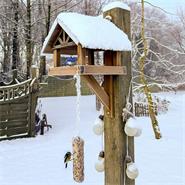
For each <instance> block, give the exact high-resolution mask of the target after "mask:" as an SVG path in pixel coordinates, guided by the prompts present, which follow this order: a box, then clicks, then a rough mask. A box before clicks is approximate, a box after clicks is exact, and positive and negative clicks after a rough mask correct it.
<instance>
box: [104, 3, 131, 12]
mask: <svg viewBox="0 0 185 185" xmlns="http://www.w3.org/2000/svg"><path fill="white" fill-rule="evenodd" d="M114 8H121V9H124V10H128V11H130V7H129V6H128V5H127V4H125V3H123V2H120V1H114V2H111V3H108V4H107V5H105V6H104V7H103V12H106V11H108V10H111V9H114Z"/></svg>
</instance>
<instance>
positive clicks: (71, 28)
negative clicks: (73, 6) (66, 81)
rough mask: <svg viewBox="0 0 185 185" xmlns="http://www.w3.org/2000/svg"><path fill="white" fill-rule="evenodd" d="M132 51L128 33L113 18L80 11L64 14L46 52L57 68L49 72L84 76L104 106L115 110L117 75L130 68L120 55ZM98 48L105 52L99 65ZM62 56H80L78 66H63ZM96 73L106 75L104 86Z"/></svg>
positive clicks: (51, 35) (51, 33) (44, 51)
mask: <svg viewBox="0 0 185 185" xmlns="http://www.w3.org/2000/svg"><path fill="white" fill-rule="evenodd" d="M130 50H131V44H130V41H129V39H128V37H127V35H126V34H125V33H124V32H123V31H122V30H120V29H119V28H118V27H117V26H116V25H115V24H113V23H112V22H110V21H109V20H107V19H104V18H102V17H93V16H86V15H81V14H77V13H61V14H59V15H58V17H57V18H56V20H55V22H54V24H53V26H52V28H51V30H50V32H49V34H48V36H47V38H46V39H45V42H44V45H43V49H42V53H53V63H54V67H53V68H51V69H50V70H49V75H51V76H68V75H69V76H71V75H76V74H79V75H81V76H82V78H83V79H84V80H85V81H86V82H87V84H88V86H89V87H90V88H91V89H92V90H93V91H94V93H95V94H96V95H97V97H98V98H99V99H100V100H101V102H102V103H103V105H104V106H105V107H106V108H107V109H108V110H110V111H111V110H112V108H113V107H112V96H113V94H112V88H113V83H112V81H113V75H126V73H127V69H126V67H125V66H123V65H122V64H121V57H120V56H121V51H130ZM96 51H103V53H104V54H103V55H104V56H103V60H104V63H103V65H95V58H94V52H96ZM61 55H76V56H77V63H76V65H73V66H61V63H60V60H61V59H60V58H61ZM94 75H105V77H104V87H101V86H100V85H99V83H98V82H97V81H96V79H95V78H94ZM111 112H112V111H111Z"/></svg>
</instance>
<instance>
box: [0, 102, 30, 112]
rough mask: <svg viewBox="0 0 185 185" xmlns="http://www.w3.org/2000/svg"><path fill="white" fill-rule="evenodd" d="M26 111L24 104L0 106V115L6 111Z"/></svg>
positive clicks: (26, 106)
mask: <svg viewBox="0 0 185 185" xmlns="http://www.w3.org/2000/svg"><path fill="white" fill-rule="evenodd" d="M27 109H28V104H24V103H23V104H22V103H19V104H18V103H17V104H9V105H7V104H5V105H0V114H1V113H2V112H7V111H8V110H11V111H15V112H18V111H26V110H27Z"/></svg>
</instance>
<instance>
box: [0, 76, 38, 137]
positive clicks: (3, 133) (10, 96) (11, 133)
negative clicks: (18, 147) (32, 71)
mask: <svg viewBox="0 0 185 185" xmlns="http://www.w3.org/2000/svg"><path fill="white" fill-rule="evenodd" d="M37 95H38V83H37V81H36V79H33V80H32V79H29V80H27V81H25V82H22V83H19V84H16V85H11V86H3V87H0V140H3V139H11V138H17V137H25V136H30V137H31V136H34V135H35V131H34V130H35V108H36V103H37Z"/></svg>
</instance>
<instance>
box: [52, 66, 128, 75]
mask: <svg viewBox="0 0 185 185" xmlns="http://www.w3.org/2000/svg"><path fill="white" fill-rule="evenodd" d="M125 71H126V69H125V67H124V66H94V65H75V66H62V67H54V68H50V70H49V75H51V76H66V75H68V76H71V75H75V74H77V73H78V74H80V75H126V72H125Z"/></svg>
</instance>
